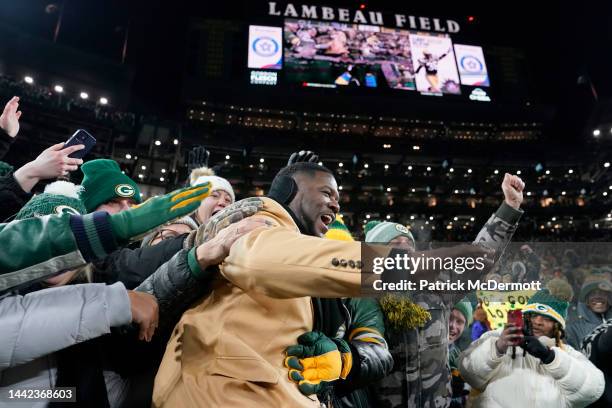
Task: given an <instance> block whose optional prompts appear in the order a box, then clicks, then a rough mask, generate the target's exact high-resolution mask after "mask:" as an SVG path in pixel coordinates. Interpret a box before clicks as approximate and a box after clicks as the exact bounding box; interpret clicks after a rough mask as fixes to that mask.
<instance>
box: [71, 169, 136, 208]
mask: <svg viewBox="0 0 612 408" xmlns="http://www.w3.org/2000/svg"><path fill="white" fill-rule="evenodd" d="M81 171H82V172H83V175H84V177H83V183H82V185H83V188H84V190H83V192H81V200H83V204H85V208H87V212H88V213H90V212H93V211H95V210H96V208H98V206H100V205H101V204H104V203H106V202H108V201H111V200H113V199H116V198H131V199H132V200H134V201H135V202H136V203H137V204H140V203H141V202H142V199H141V198H140V189H139V188H138V185H137V184H136V182H135V181H134V180H132V179H131V178H129V177H128V176H126V175H125V174H123V173H122V172H121V169H120V168H119V164H117V162H116V161H114V160H109V159H96V160H91V161H88V162H87V163H84V164H83V165H82V166H81Z"/></svg>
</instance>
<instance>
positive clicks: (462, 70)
mask: <svg viewBox="0 0 612 408" xmlns="http://www.w3.org/2000/svg"><path fill="white" fill-rule="evenodd" d="M455 56H456V58H457V66H458V67H459V76H460V77H461V84H462V85H469V86H489V74H488V73H487V65H486V64H485V59H484V54H483V52H482V47H478V46H475V45H463V44H455Z"/></svg>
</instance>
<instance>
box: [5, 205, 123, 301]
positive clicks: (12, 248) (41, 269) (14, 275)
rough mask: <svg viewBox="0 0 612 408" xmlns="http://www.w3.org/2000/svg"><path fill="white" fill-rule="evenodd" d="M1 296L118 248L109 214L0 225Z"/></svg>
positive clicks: (59, 216)
mask: <svg viewBox="0 0 612 408" xmlns="http://www.w3.org/2000/svg"><path fill="white" fill-rule="evenodd" d="M0 243H1V244H0V294H1V293H3V292H6V291H8V290H11V289H16V288H17V287H19V286H22V285H29V284H31V283H33V282H36V281H39V280H41V279H44V278H47V277H49V276H51V275H53V274H56V273H58V272H60V271H63V270H66V269H70V268H76V267H78V266H81V265H84V264H86V263H88V262H90V261H91V260H94V259H98V258H103V257H104V256H106V254H108V253H110V252H112V251H114V250H115V249H117V243H116V242H115V238H114V237H113V234H112V229H111V226H110V222H109V215H108V214H107V213H106V212H95V213H92V214H87V215H83V216H80V215H72V214H63V215H47V216H44V217H34V218H28V219H25V220H20V221H13V222H10V223H8V224H0Z"/></svg>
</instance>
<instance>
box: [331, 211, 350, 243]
mask: <svg viewBox="0 0 612 408" xmlns="http://www.w3.org/2000/svg"><path fill="white" fill-rule="evenodd" d="M328 228H329V231H327V232H326V233H325V238H328V239H334V240H336V241H354V239H353V236H352V235H351V232H350V231H349V230H348V228H346V225H344V220H343V219H342V216H341V215H340V214H338V215H336V219H335V220H334V221H333V222H332V223H331V224H329V226H328Z"/></svg>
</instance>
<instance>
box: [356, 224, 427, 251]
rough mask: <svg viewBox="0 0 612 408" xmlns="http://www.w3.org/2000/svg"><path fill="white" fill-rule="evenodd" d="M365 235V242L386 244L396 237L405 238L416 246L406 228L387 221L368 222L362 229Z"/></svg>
mask: <svg viewBox="0 0 612 408" xmlns="http://www.w3.org/2000/svg"><path fill="white" fill-rule="evenodd" d="M364 232H365V234H366V237H365V242H367V243H378V244H388V243H389V242H390V241H391V240H393V239H394V238H397V237H400V236H401V237H407V238H408V239H410V241H412V244H413V245H416V243H415V241H414V237H413V236H412V233H411V232H410V230H409V229H408V228H406V227H405V226H403V225H402V224H397V223H395V222H388V221H383V222H380V221H370V222H368V223H367V224H366V226H365V228H364Z"/></svg>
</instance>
